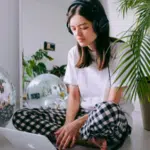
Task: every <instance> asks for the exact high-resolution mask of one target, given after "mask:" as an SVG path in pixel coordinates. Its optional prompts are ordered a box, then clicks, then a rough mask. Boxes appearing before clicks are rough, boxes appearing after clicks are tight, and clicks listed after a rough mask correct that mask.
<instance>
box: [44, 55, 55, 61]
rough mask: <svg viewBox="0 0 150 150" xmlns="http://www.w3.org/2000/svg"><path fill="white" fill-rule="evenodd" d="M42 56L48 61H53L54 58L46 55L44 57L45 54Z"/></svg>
mask: <svg viewBox="0 0 150 150" xmlns="http://www.w3.org/2000/svg"><path fill="white" fill-rule="evenodd" d="M44 56H45V57H46V58H47V59H48V60H49V61H52V60H54V58H52V57H51V56H48V55H46V54H44Z"/></svg>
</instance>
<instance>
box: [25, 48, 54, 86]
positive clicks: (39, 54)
mask: <svg viewBox="0 0 150 150" xmlns="http://www.w3.org/2000/svg"><path fill="white" fill-rule="evenodd" d="M43 58H46V59H48V60H49V61H52V60H53V58H52V57H51V56H49V55H48V52H47V51H45V50H43V49H39V50H38V51H36V53H35V54H33V55H32V56H31V58H30V59H29V60H25V58H24V56H22V59H23V61H22V62H23V88H24V83H25V82H30V80H31V79H32V78H34V77H36V76H37V75H40V74H43V73H48V70H47V68H46V65H45V64H44V63H43V62H41V60H42V59H43Z"/></svg>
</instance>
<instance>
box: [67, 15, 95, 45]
mask: <svg viewBox="0 0 150 150" xmlns="http://www.w3.org/2000/svg"><path fill="white" fill-rule="evenodd" d="M70 28H71V31H72V33H73V35H74V36H75V39H76V40H77V42H78V43H79V45H80V46H81V47H84V46H89V45H91V44H93V42H94V41H95V39H96V37H97V35H96V33H95V32H94V30H93V26H92V22H90V21H88V20H87V19H85V18H84V17H82V16H80V15H77V14H76V15H74V16H73V17H72V18H71V19H70Z"/></svg>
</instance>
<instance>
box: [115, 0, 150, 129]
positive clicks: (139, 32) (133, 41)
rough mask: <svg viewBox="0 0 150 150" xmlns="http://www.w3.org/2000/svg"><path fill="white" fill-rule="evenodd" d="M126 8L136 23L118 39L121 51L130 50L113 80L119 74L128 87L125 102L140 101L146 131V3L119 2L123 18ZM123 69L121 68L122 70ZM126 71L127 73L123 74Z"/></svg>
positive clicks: (149, 96) (149, 61)
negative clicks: (131, 13)
mask: <svg viewBox="0 0 150 150" xmlns="http://www.w3.org/2000/svg"><path fill="white" fill-rule="evenodd" d="M129 9H134V10H135V14H136V22H135V24H134V25H133V26H132V27H131V28H130V31H129V30H128V32H126V33H128V35H127V34H125V35H124V36H123V37H122V38H121V39H126V42H125V44H124V46H123V47H122V50H124V49H125V48H127V47H130V50H129V51H128V52H126V53H124V54H123V56H122V58H121V61H120V64H119V65H118V68H117V69H116V71H117V70H118V69H121V68H123V69H122V70H121V72H120V74H119V75H118V77H117V78H116V81H117V80H118V79H119V78H120V77H121V76H122V75H123V76H124V79H123V80H122V83H121V85H120V86H122V85H123V84H124V83H125V82H127V84H128V88H127V90H126V91H125V94H126V95H127V97H128V99H131V100H135V99H136V96H137V94H138V96H139V99H140V106H141V112H142V115H143V117H142V118H143V125H144V128H145V129H146V130H150V116H149V114H150V0H120V6H119V11H121V12H122V13H123V16H125V14H126V13H127V11H128V10H129ZM122 66H123V67H122ZM127 70H128V71H127Z"/></svg>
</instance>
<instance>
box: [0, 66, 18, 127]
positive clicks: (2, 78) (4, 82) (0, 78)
mask: <svg viewBox="0 0 150 150" xmlns="http://www.w3.org/2000/svg"><path fill="white" fill-rule="evenodd" d="M15 104H16V92H15V88H14V86H13V84H12V83H11V81H10V80H9V76H8V73H7V72H6V71H5V70H4V69H3V68H2V67H0V126H1V127H5V126H6V125H7V124H8V123H9V120H10V119H11V117H12V115H13V113H14V109H15Z"/></svg>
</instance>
